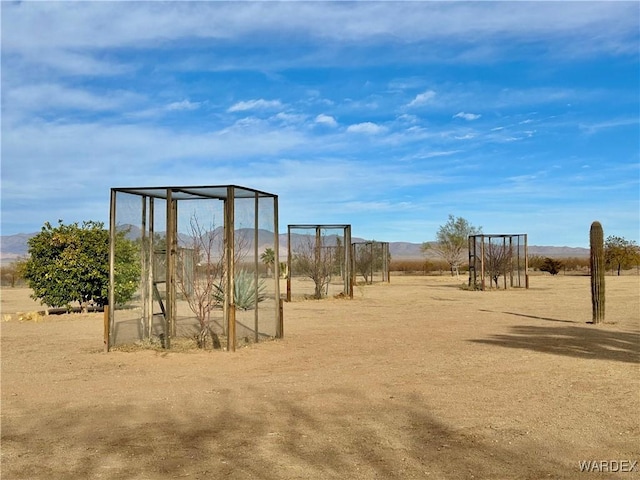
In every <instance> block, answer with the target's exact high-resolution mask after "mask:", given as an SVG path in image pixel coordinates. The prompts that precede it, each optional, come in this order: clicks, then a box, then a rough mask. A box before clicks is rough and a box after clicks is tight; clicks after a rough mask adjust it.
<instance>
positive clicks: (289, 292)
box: [287, 225, 291, 302]
mask: <svg viewBox="0 0 640 480" xmlns="http://www.w3.org/2000/svg"><path fill="white" fill-rule="evenodd" d="M290 301H291V225H288V226H287V302H290Z"/></svg>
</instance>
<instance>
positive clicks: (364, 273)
mask: <svg viewBox="0 0 640 480" xmlns="http://www.w3.org/2000/svg"><path fill="white" fill-rule="evenodd" d="M351 258H352V259H353V268H352V272H353V276H354V283H357V282H358V279H359V278H362V280H363V282H364V283H365V284H368V285H370V284H372V283H373V282H389V262H390V259H391V255H390V254H389V243H388V242H376V241H375V240H374V241H370V242H354V243H352V244H351Z"/></svg>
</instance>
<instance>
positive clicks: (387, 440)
mask: <svg viewBox="0 0 640 480" xmlns="http://www.w3.org/2000/svg"><path fill="white" fill-rule="evenodd" d="M462 282H463V279H460V280H456V279H451V278H448V277H393V278H392V283H391V284H378V285H373V286H367V287H358V288H356V292H355V298H354V299H353V300H340V299H328V300H323V301H299V302H292V303H288V304H285V338H284V339H283V340H281V341H270V342H264V343H261V344H258V345H251V346H249V347H246V348H242V349H240V350H238V351H237V352H236V353H226V352H221V351H206V352H205V351H194V352H187V353H175V352H166V351H165V352H155V351H137V352H122V351H116V352H110V353H103V351H102V314H99V313H98V314H89V315H80V314H71V315H60V316H48V317H44V318H42V319H41V321H39V322H34V321H18V320H17V315H16V312H18V311H24V310H30V309H38V308H39V307H38V306H37V305H35V306H34V304H33V303H32V302H31V301H30V300H29V298H28V293H29V292H28V291H26V290H22V289H3V290H2V292H1V293H2V303H1V305H2V318H3V322H2V325H1V327H2V331H1V342H2V344H1V345H2V378H1V381H2V397H1V400H2V438H1V440H2V464H1V467H2V472H1V473H2V479H3V480H10V479H89V478H90V479H100V478H103V479H169V478H190V479H212V478H216V479H217V478H230V479H247V478H256V479H306V478H310V479H333V478H336V479H337V478H340V479H396V478H397V479H411V478H420V479H422V478H432V479H540V478H611V475H612V474H611V473H604V474H603V473H590V474H586V473H581V472H580V466H579V465H580V463H579V462H581V461H587V460H589V461H593V460H597V461H613V462H612V463H608V464H604V466H605V468H609V469H616V468H618V469H620V470H624V469H629V468H630V467H631V465H632V463H624V462H627V461H628V462H635V461H638V460H640V372H639V369H638V364H639V363H640V296H639V294H638V292H639V291H640V288H639V287H640V277H638V276H626V277H607V286H606V288H607V320H608V322H609V323H607V324H604V325H598V326H594V325H589V324H587V321H588V320H590V317H591V304H590V290H589V278H588V277H570V276H566V277H564V276H558V277H549V276H544V277H533V278H532V279H531V288H530V289H529V290H511V291H494V292H470V291H464V290H461V289H460V288H458V287H459V285H460V284H461V283H462ZM616 462H617V463H616ZM634 470H635V471H634V472H631V473H616V474H614V476H615V478H638V477H640V471H639V470H640V468H639V467H638V466H635V468H634Z"/></svg>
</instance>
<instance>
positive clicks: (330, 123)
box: [316, 113, 338, 127]
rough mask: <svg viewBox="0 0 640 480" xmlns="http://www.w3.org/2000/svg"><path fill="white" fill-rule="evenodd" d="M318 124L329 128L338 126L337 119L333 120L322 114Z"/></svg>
mask: <svg viewBox="0 0 640 480" xmlns="http://www.w3.org/2000/svg"><path fill="white" fill-rule="evenodd" d="M316 123H320V124H322V125H327V126H328V127H337V126H338V122H336V119H335V118H333V117H332V116H331V115H325V114H324V113H321V114H320V115H318V116H317V117H316Z"/></svg>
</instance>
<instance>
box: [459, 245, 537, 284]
mask: <svg viewBox="0 0 640 480" xmlns="http://www.w3.org/2000/svg"><path fill="white" fill-rule="evenodd" d="M528 270H529V261H528V251H527V235H526V234H478V235H470V236H469V287H470V288H471V289H474V290H490V289H492V288H495V289H499V288H501V287H502V288H503V289H505V290H506V289H508V288H529V275H528Z"/></svg>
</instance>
